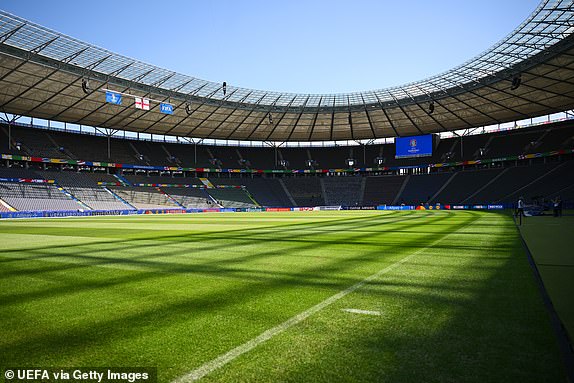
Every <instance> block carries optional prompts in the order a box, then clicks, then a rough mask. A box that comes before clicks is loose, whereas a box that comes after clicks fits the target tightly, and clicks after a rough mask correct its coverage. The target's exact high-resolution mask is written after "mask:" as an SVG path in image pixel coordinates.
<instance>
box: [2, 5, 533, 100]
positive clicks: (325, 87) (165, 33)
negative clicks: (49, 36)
mask: <svg viewBox="0 0 574 383" xmlns="http://www.w3.org/2000/svg"><path fill="white" fill-rule="evenodd" d="M537 5H538V0H497V1H494V0H482V1H455V0H426V1H425V0H411V1H386V0H380V1H375V0H355V1H341V0H331V1H319V0H317V1H314V0H307V1H302V0H292V1H284V2H277V1H275V2H273V1H269V0H268V1H262V0H250V1H241V0H236V1H233V0H220V1H205V0H204V1H185V0H172V1H164V2H157V1H154V2H152V1H135V2H126V1H107V0H105V1H104V0H102V1H98V2H84V1H80V0H75V1H71V0H67V1H63V0H62V1H59V0H51V1H37V0H3V1H2V2H1V3H0V8H2V9H3V10H5V11H8V12H11V13H14V14H16V15H18V16H21V17H23V18H26V19H29V20H31V21H34V22H36V23H38V24H41V25H44V26H46V27H48V28H51V29H55V30H56V31H59V32H62V33H65V34H67V35H70V36H72V37H75V38H78V39H80V40H83V41H86V42H89V43H91V44H95V45H98V46H101V47H103V48H106V49H109V50H111V51H113V52H115V53H120V54H123V55H126V56H129V57H133V58H136V59H139V60H142V61H145V62H148V63H151V64H154V65H158V66H161V67H164V68H166V69H170V70H175V71H178V72H182V73H185V74H188V75H192V76H195V77H199V78H202V79H205V80H211V81H216V82H221V81H227V83H228V84H231V85H234V86H241V87H247V88H256V89H266V90H276V91H284V92H299V93H339V92H351V91H360V90H367V89H377V88H384V87H389V86H395V85H401V84H405V83H407V82H411V81H415V80H420V79H423V78H425V77H428V76H431V75H434V74H438V73H440V72H443V71H445V70H448V69H449V68H452V67H453V66H456V65H458V64H461V63H463V62H464V61H466V60H468V59H470V58H472V57H473V56H475V55H477V54H479V53H481V52H482V51H483V50H485V49H487V48H488V47H490V46H491V45H493V44H494V43H496V42H497V41H498V40H500V39H501V38H503V37H504V36H505V35H507V34H508V33H509V32H511V31H512V30H513V29H514V28H515V27H517V26H518V25H519V24H520V23H521V22H522V21H523V20H524V19H525V18H526V17H528V15H529V14H530V13H531V12H532V10H533V9H534V8H535V7H536V6H537Z"/></svg>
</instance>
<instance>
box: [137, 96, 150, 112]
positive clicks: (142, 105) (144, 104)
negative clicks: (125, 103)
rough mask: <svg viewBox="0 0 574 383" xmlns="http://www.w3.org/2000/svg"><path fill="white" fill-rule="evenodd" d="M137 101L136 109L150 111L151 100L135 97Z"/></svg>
mask: <svg viewBox="0 0 574 383" xmlns="http://www.w3.org/2000/svg"><path fill="white" fill-rule="evenodd" d="M134 98H135V100H136V108H137V109H143V110H149V100H148V99H147V98H141V97H134Z"/></svg>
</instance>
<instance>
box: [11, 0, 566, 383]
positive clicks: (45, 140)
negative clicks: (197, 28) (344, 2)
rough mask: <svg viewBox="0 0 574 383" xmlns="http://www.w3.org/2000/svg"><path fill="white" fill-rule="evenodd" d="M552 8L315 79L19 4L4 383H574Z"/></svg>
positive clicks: (562, 71) (560, 27)
mask: <svg viewBox="0 0 574 383" xmlns="http://www.w3.org/2000/svg"><path fill="white" fill-rule="evenodd" d="M528 12H530V13H529V15H528V16H527V18H526V19H524V20H523V21H522V22H521V23H520V24H519V25H511V26H508V29H507V34H506V35H505V36H501V37H500V39H499V40H498V41H492V44H491V46H490V48H488V49H487V50H485V51H483V52H482V53H480V54H479V55H477V56H475V57H473V58H470V59H469V58H467V60H466V61H465V62H464V63H463V64H460V65H458V66H454V67H451V69H449V70H447V71H444V72H442V73H439V74H436V75H433V76H431V77H427V78H425V79H423V80H420V79H417V78H413V79H412V81H411V82H409V83H407V84H405V85H402V86H393V87H388V88H378V89H374V90H366V91H355V92H347V93H290V92H281V91H274V90H258V89H252V88H246V87H242V86H236V85H235V84H233V83H232V82H231V81H229V83H228V82H227V81H213V80H210V79H201V78H198V77H194V76H193V73H191V74H184V73H180V72H179V71H174V70H172V69H170V68H163V67H161V66H155V65H153V64H148V63H146V62H145V61H144V60H139V59H138V58H129V57H127V56H125V55H123V54H122V53H121V52H115V51H113V50H110V49H107V48H106V47H100V46H99V44H95V43H92V42H90V41H83V40H82V39H79V38H76V37H74V36H69V35H67V34H64V33H61V32H59V31H57V30H55V29H53V28H51V27H48V26H43V25H41V24H39V23H36V22H33V21H31V20H29V19H27V18H26V17H25V16H24V15H16V14H13V13H11V12H8V11H5V10H0V148H1V149H0V154H1V160H0V242H1V243H2V246H1V247H0V264H1V267H0V274H1V278H0V324H1V336H0V371H1V375H0V376H1V378H0V379H3V381H5V382H33V381H36V382H38V381H41V382H57V381H66V382H97V383H101V382H130V383H134V382H177V383H184V382H194V381H205V382H481V383H483V382H574V351H573V350H574V348H573V342H572V340H573V336H574V304H573V303H574V301H573V299H572V297H573V296H574V271H573V270H574V269H573V266H574V257H573V250H572V249H573V248H574V247H573V245H574V243H573V241H572V233H574V214H572V213H573V211H574V1H572V0H542V1H541V2H540V3H539V4H538V5H537V6H536V7H535V8H534V9H533V10H528ZM95 27H96V26H95V24H94V28H95ZM86 28H91V27H90V26H89V25H87V26H86ZM206 38H209V36H207V37H206ZM398 54H400V52H399V53H398ZM173 55H174V56H176V55H177V53H176V52H174V53H173ZM429 60H430V59H429ZM224 75H225V74H221V76H224ZM382 76H384V74H383V75H382Z"/></svg>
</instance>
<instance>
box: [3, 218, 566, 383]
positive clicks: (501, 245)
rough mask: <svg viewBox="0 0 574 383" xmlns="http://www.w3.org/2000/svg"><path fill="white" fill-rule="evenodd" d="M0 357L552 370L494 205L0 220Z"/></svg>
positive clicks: (452, 378) (356, 374)
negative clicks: (467, 208) (449, 208)
mask: <svg viewBox="0 0 574 383" xmlns="http://www.w3.org/2000/svg"><path fill="white" fill-rule="evenodd" d="M0 243H1V246H0V264H1V266H0V325H1V330H0V334H1V336H0V369H3V368H5V367H7V366H19V367H71V366H78V367H81V366H91V367H96V366H102V367H111V366H115V367H118V366H126V367H137V366H143V367H157V371H158V379H159V381H160V382H172V381H176V380H177V381H178V382H188V381H189V382H191V381H194V380H199V381H202V382H203V381H204V382H253V381H257V382H481V383H483V382H526V381H531V382H560V381H565V374H564V369H563V367H562V364H561V361H560V355H559V351H558V346H557V341H556V339H555V336H554V334H553V332H552V329H551V325H550V319H549V315H548V313H547V312H546V311H545V308H544V305H543V302H542V298H541V295H540V293H539V291H538V289H537V286H536V283H535V280H534V278H533V273H532V270H531V269H530V267H529V265H528V261H527V258H526V255H525V251H524V249H523V247H522V244H521V240H520V236H519V232H518V230H517V229H516V227H515V225H514V222H513V220H512V218H511V217H510V216H509V215H507V214H500V213H489V212H478V211H459V212H451V211H412V212H378V211H370V212H369V211H364V212H360V211H341V212H288V213H218V214H190V215H165V216H159V215H148V216H128V217H90V218H65V219H43V220H28V219H26V220H10V221H8V220H6V221H0Z"/></svg>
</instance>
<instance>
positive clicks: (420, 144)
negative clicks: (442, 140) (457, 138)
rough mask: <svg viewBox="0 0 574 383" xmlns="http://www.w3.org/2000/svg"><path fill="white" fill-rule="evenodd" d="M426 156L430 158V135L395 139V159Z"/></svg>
mask: <svg viewBox="0 0 574 383" xmlns="http://www.w3.org/2000/svg"><path fill="white" fill-rule="evenodd" d="M428 156H432V134H427V135H424V136H411V137H397V138H396V139H395V158H411V157H428Z"/></svg>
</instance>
